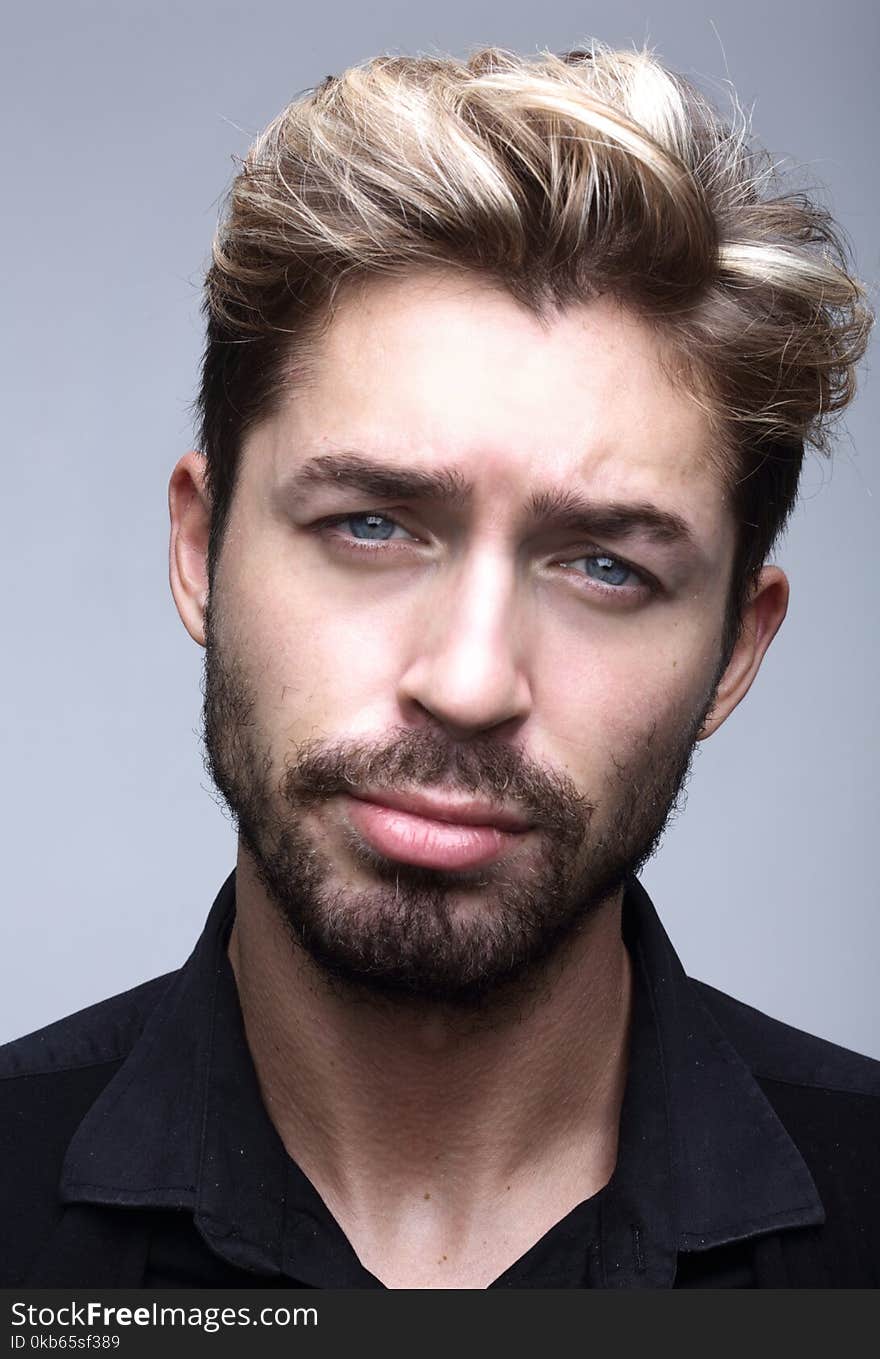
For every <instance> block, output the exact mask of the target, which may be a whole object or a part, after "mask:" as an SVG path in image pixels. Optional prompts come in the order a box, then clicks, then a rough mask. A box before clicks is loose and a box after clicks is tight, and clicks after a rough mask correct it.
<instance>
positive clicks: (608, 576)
mask: <svg viewBox="0 0 880 1359" xmlns="http://www.w3.org/2000/svg"><path fill="white" fill-rule="evenodd" d="M578 560H579V561H584V562H586V564H587V570H586V573H585V574H586V575H588V576H590V577H592V579H593V580H598V581H601V582H602V584H603V585H625V584H626V582H627V580H628V579H629V577H630V576H632V575H634V574H635V573H634V572H633V570H632V567H630V566H627V565H625V563H624V562H620V561H618V560H617V558H616V557H606V556H594V557H581V558H578Z"/></svg>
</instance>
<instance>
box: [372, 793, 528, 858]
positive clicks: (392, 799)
mask: <svg viewBox="0 0 880 1359" xmlns="http://www.w3.org/2000/svg"><path fill="white" fill-rule="evenodd" d="M345 802H346V810H347V816H348V821H349V824H350V825H351V826H352V827H353V828H354V829H355V830H356V831H357V832H358V834H359V835H360V836H361V837H362V838H363V839H364V840H365V841H366V842H367V843H368V844H370V845H371V846H372V848H373V849H374V850H377V851H378V852H379V853H380V854H382V855H384V856H385V857H386V858H388V859H392V860H394V861H396V862H397V863H408V864H415V865H418V866H420V867H422V868H433V869H445V870H448V871H454V870H461V869H471V868H481V867H483V866H485V865H487V864H490V863H493V862H494V861H495V860H496V859H499V858H501V857H502V856H503V855H505V854H506V853H507V852H508V850H510V849H512V848H513V846H514V845H515V844H516V843H517V842H518V840H520V839H522V837H523V836H524V834H525V832H526V831H527V830H529V825H528V823H527V822H525V821H523V819H522V817H519V816H516V815H515V814H514V813H513V812H508V811H505V810H503V809H499V808H497V807H492V806H491V805H490V804H488V803H485V802H478V801H475V800H474V799H470V800H467V801H459V802H455V801H452V800H450V799H447V798H438V797H436V796H435V797H430V796H427V795H423V794H420V793H405V794H404V793H391V792H388V793H386V792H385V791H384V790H383V791H382V793H378V792H376V793H370V794H369V795H364V794H350V795H347V796H346V798H345Z"/></svg>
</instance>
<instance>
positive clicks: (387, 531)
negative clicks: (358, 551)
mask: <svg viewBox="0 0 880 1359" xmlns="http://www.w3.org/2000/svg"><path fill="white" fill-rule="evenodd" d="M336 523H337V525H338V524H350V525H352V526H354V525H356V524H360V525H362V526H363V525H366V527H367V530H368V532H366V533H363V534H362V533H359V532H358V531H357V529H356V528H354V527H353V528H352V536H353V537H354V538H359V539H361V540H362V541H364V540H366V541H367V542H377V541H378V542H382V541H384V540H385V539H386V538H390V537H391V535H392V533H393V532H394V530H395V528H397V527H398V526H397V524H396V523H395V521H394V520H393V519H389V518H388V517H387V515H384V514H372V513H364V514H350V515H348V517H347V518H345V519H338V520H337V521H336ZM374 529H375V530H378V531H377V532H375V533H374V532H373V530H374Z"/></svg>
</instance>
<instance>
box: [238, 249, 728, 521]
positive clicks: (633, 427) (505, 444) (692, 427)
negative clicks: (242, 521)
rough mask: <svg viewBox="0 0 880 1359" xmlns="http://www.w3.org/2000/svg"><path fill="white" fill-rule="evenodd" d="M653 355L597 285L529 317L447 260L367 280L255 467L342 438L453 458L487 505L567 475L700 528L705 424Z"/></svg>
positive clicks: (273, 468) (707, 486) (277, 474)
mask: <svg viewBox="0 0 880 1359" xmlns="http://www.w3.org/2000/svg"><path fill="white" fill-rule="evenodd" d="M666 359H668V353H667V351H666V350H665V348H664V346H663V343H662V341H661V339H660V338H659V336H658V335H657V334H656V333H655V331H654V330H653V329H652V328H651V327H650V326H649V325H648V324H647V323H646V322H645V321H643V320H641V319H639V318H638V317H637V316H635V315H634V314H632V313H631V312H629V311H627V310H625V309H624V308H622V307H621V306H620V305H619V304H617V303H616V302H615V301H614V300H612V299H609V298H602V299H599V300H596V301H591V302H588V303H581V304H577V305H574V306H571V307H568V308H566V309H565V310H564V311H556V312H551V313H549V314H548V315H547V316H546V317H544V318H538V317H537V316H535V315H533V314H532V313H531V312H530V311H528V310H527V309H525V308H524V307H522V306H521V305H520V304H518V303H517V302H516V301H515V300H514V299H512V298H511V297H510V296H509V295H508V294H506V293H505V292H503V291H502V290H500V289H498V288H495V287H493V286H492V285H491V284H489V283H487V282H485V281H483V280H480V279H475V278H474V277H473V276H469V275H459V274H457V273H454V272H452V271H437V272H430V273H428V272H423V273H421V274H418V275H410V276H405V277H402V278H396V279H389V280H376V279H370V280H368V281H367V282H365V283H362V284H359V285H358V286H356V287H354V288H350V289H347V290H346V291H344V292H343V293H342V295H341V299H340V301H339V303H338V306H337V310H336V311H335V314H334V317H333V319H332V321H331V322H330V324H329V325H328V326H327V328H326V330H325V332H324V333H323V335H322V336H321V338H320V339H319V341H318V342H317V347H316V350H315V355H314V361H313V363H312V366H311V376H310V378H309V380H308V381H307V382H305V383H302V382H300V381H295V382H292V383H291V386H290V391H289V393H288V395H287V396H286V398H285V399H284V400H283V402H282V406H281V409H280V411H279V413H278V416H277V417H276V418H275V419H274V420H273V421H271V422H270V428H269V429H267V430H266V431H265V437H262V436H261V437H260V438H259V439H258V442H259V443H261V444H262V445H263V449H262V454H261V459H260V460H261V462H262V461H263V460H264V459H266V460H267V461H268V464H269V465H268V466H266V465H265V463H264V465H263V467H262V469H261V473H260V475H261V478H262V476H263V475H265V474H266V473H268V474H269V476H270V478H271V479H272V480H277V479H280V478H282V477H284V476H287V475H289V473H290V471H291V470H292V469H293V468H294V467H295V465H296V463H297V462H298V461H302V460H303V458H304V457H305V456H308V454H314V453H316V452H318V453H320V452H321V451H322V450H324V449H327V450H331V449H333V448H335V447H355V448H359V449H363V450H364V451H365V452H367V453H368V454H371V455H381V456H382V457H383V458H384V460H385V461H393V462H395V463H398V464H399V465H401V466H419V467H425V468H433V467H439V466H443V467H451V468H454V469H455V470H457V471H460V472H461V474H462V475H463V477H464V478H465V479H466V480H467V482H468V484H469V485H472V487H473V496H474V502H475V503H478V502H482V503H483V504H484V505H485V507H486V508H487V510H490V511H494V512H495V513H497V514H502V513H503V512H504V508H505V506H509V508H510V510H511V512H513V508H514V503H515V502H516V501H517V500H518V499H525V498H527V497H529V496H533V495H534V493H535V490H536V489H538V490H540V489H543V488H547V489H558V488H560V487H566V486H567V487H570V488H577V489H582V490H585V491H587V492H588V493H589V494H590V495H591V496H594V497H596V498H603V499H614V500H621V499H627V498H629V499H639V500H650V501H651V502H652V503H656V504H658V506H660V507H661V508H668V509H670V510H673V509H674V510H678V511H679V512H684V513H686V514H688V515H689V517H690V519H691V521H692V522H693V524H694V528H695V530H696V532H697V533H698V535H699V536H701V537H704V536H706V535H707V534H711V533H713V532H717V531H718V530H719V526H720V524H721V522H722V520H723V519H724V517H725V514H726V500H725V493H724V488H723V485H722V481H721V477H720V475H719V473H718V472H717V471H716V470H715V467H714V465H713V461H712V458H711V456H710V455H711V451H712V450H711V439H712V437H713V436H712V433H711V429H710V423H709V420H708V417H707V416H706V414H705V412H704V411H703V410H702V409H701V407H700V405H699V404H698V403H697V402H696V401H695V400H694V399H693V398H692V397H691V396H690V394H689V393H688V392H687V390H686V389H685V388H684V386H683V385H682V384H680V383H675V382H673V380H672V378H671V377H670V375H669V366H668V363H667V362H664V360H666Z"/></svg>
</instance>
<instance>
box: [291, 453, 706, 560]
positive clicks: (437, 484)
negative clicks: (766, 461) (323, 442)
mask: <svg viewBox="0 0 880 1359" xmlns="http://www.w3.org/2000/svg"><path fill="white" fill-rule="evenodd" d="M316 485H331V486H340V487H347V488H350V489H352V490H356V491H361V492H363V494H365V495H368V496H375V497H376V498H377V499H379V500H390V499H400V500H422V501H429V502H434V503H438V504H443V505H447V506H450V507H451V508H453V509H459V510H460V509H464V508H465V507H466V506H467V505H468V504H469V503H470V501H471V500H472V499H473V496H474V487H473V485H472V484H471V483H470V482H468V481H467V479H466V478H465V477H464V476H462V474H461V472H459V471H457V470H456V469H454V468H450V467H441V468H436V469H431V470H427V469H424V468H417V467H395V466H391V465H389V464H387V463H383V462H379V461H377V460H375V459H374V458H370V457H367V456H365V455H364V454H362V453H360V452H357V451H355V450H347V449H346V450H341V451H339V452H335V453H321V454H318V455H317V456H316V457H313V458H309V459H308V461H307V462H305V463H303V465H302V467H300V468H298V469H297V471H296V472H295V473H294V474H293V476H292V477H291V479H290V481H289V482H287V484H286V489H287V490H288V491H292V492H294V493H296V492H299V491H303V490H305V489H306V488H308V487H311V486H316ZM526 513H527V516H528V518H529V519H530V520H531V521H532V522H533V523H535V524H536V525H537V526H539V527H553V528H562V529H569V530H572V531H575V532H585V533H588V534H596V535H597V536H599V537H602V538H626V537H632V536H634V535H636V534H640V535H642V536H643V537H646V538H649V539H651V540H652V541H653V542H656V543H660V544H671V545H673V546H679V547H685V548H688V549H690V550H692V551H693V552H695V553H698V554H699V553H700V548H699V546H698V544H697V542H696V539H695V538H694V534H693V531H692V530H691V528H690V526H689V524H688V523H687V521H686V520H685V519H684V518H683V517H682V516H681V515H680V514H677V513H676V512H675V511H674V510H664V509H660V507H659V506H657V505H652V504H650V503H649V502H647V501H637V502H633V503H630V502H624V501H601V502H600V501H595V500H591V499H589V497H587V496H584V495H582V494H581V493H580V492H577V491H573V490H570V489H564V488H559V489H553V490H547V491H536V492H535V493H534V494H533V495H532V496H531V497H530V499H529V501H528V503H527V505H526Z"/></svg>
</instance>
